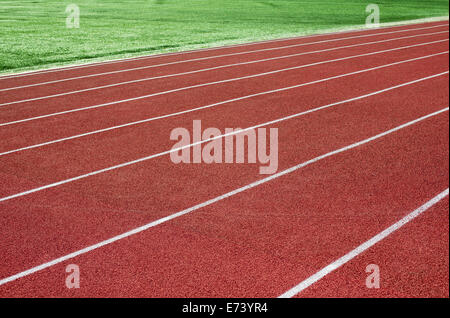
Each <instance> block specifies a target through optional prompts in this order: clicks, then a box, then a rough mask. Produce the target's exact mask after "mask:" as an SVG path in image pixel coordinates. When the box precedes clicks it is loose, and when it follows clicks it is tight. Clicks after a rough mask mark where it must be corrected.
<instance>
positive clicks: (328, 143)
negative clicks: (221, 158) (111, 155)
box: [1, 73, 448, 284]
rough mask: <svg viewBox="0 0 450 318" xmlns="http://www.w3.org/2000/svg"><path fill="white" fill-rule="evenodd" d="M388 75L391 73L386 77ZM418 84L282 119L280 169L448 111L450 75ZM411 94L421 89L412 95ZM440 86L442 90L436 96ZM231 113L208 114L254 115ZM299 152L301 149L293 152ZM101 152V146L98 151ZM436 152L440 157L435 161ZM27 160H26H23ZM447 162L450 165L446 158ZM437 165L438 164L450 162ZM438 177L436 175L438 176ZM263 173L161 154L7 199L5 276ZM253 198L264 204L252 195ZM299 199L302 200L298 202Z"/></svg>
mask: <svg viewBox="0 0 450 318" xmlns="http://www.w3.org/2000/svg"><path fill="white" fill-rule="evenodd" d="M380 75H381V74H380ZM387 75H388V73H386V74H385V76H387ZM383 79H384V78H383ZM366 80H367V78H366ZM358 83H360V84H361V85H362V84H363V83H364V82H363V81H362V79H358ZM342 84H343V85H344V86H343V87H348V85H347V83H342ZM363 86H364V85H363ZM411 88H412V87H404V88H401V89H399V90H398V91H392V92H390V93H386V95H379V96H377V97H374V98H370V99H367V100H361V101H358V102H354V103H351V104H348V105H343V106H342V107H338V108H335V109H332V108H330V109H328V110H326V111H325V110H324V111H321V112H317V113H314V114H311V115H310V116H305V117H302V118H299V119H298V120H291V121H286V122H284V123H282V124H280V125H279V126H277V128H279V131H280V167H279V169H280V170H282V169H286V168H287V167H290V166H292V165H294V164H296V163H298V162H302V161H306V160H309V159H311V158H313V157H315V156H318V155H321V154H323V153H326V152H328V151H331V150H334V149H336V148H338V147H342V146H345V145H347V144H349V143H352V142H355V141H358V140H360V139H362V138H367V137H370V136H372V135H374V134H377V133H379V132H380V131H382V130H386V129H390V128H392V127H394V126H396V125H400V124H403V123H404V122H406V121H410V120H413V119H415V118H417V117H420V116H423V115H426V114H428V113H430V112H433V111H436V110H438V109H441V108H442V107H444V106H443V105H445V103H447V100H448V76H444V77H441V78H436V79H433V80H429V81H425V82H422V83H418V84H417V85H416V86H414V87H413V90H411ZM411 91H414V92H416V93H417V94H411ZM437 91H438V92H441V93H442V95H436V92H437ZM407 97H409V99H408V98H407ZM258 106H260V105H258V104H255V105H253V107H256V109H258V108H259V107H258ZM258 113H260V112H258ZM224 115H225V117H220V116H219V117H217V114H216V116H214V115H213V114H210V116H209V117H207V118H205V119H204V120H205V127H211V126H216V127H227V126H228V127H234V126H233V125H232V124H233V123H235V121H237V120H239V119H241V120H242V121H241V122H238V124H244V123H245V122H244V121H247V125H248V118H246V117H243V116H242V113H239V112H235V113H234V117H233V118H228V116H231V115H232V113H230V114H224ZM248 115H249V116H256V114H248ZM273 115H274V114H272V116H273ZM278 115H279V114H278ZM238 117H243V118H238ZM192 119H195V117H193V118H190V119H183V120H184V124H188V123H189V121H190V122H191V123H192ZM272 119H273V118H272ZM227 120H228V121H227ZM172 124H173V123H172ZM229 124H231V125H229ZM175 127H176V126H175ZM179 127H183V126H179ZM243 127H245V126H243ZM431 144H432V143H430V145H431ZM80 147H81V145H80ZM88 148H90V146H88ZM80 149H81V148H80ZM294 149H298V150H299V151H293V150H294ZM66 150H67V149H66ZM96 150H98V149H96ZM100 154H101V151H99V152H98V153H97V156H99V155H100ZM447 154H448V152H447ZM45 157H46V156H45V154H43V155H41V156H40V157H39V158H41V160H42V158H45ZM434 157H436V156H433V157H431V158H434ZM53 159H57V158H56V157H54V158H53ZM21 160H26V159H24V157H21ZM442 160H444V161H442V162H445V158H443V159H442ZM22 162H24V161H22ZM440 162H441V161H440ZM442 162H441V163H442ZM41 164H42V162H41ZM71 164H75V162H72V163H71ZM432 166H433V167H435V168H436V169H437V167H439V166H442V164H439V163H436V164H435V165H432ZM65 168H67V169H71V168H72V167H70V166H67V167H65ZM7 171H8V170H5V172H6V173H5V172H4V173H5V178H6V180H8V181H9V182H10V186H11V187H10V188H9V190H12V189H13V188H14V187H15V188H17V190H18V189H19V188H20V187H23V188H26V187H28V188H26V189H30V187H31V186H33V183H34V182H33V177H34V176H33V177H31V176H25V175H24V176H23V178H22V179H20V180H15V179H13V178H11V179H8V177H9V175H8V172H7ZM62 171H63V170H62V169H60V170H59V171H58V172H56V170H53V172H52V175H58V174H59V176H60V177H61V172H62ZM417 171H423V169H422V170H417ZM16 173H17V172H16ZM43 174H45V173H44V172H43V171H42V170H40V171H36V172H35V175H36V176H35V177H36V178H37V177H42V175H43ZM444 175H445V174H444ZM430 176H435V173H434V172H433V173H432V174H431V175H430ZM11 177H12V175H11ZM47 177H48V176H47ZM260 177H261V176H259V175H258V167H257V166H255V165H209V166H208V165H206V166H205V165H178V166H176V165H173V164H172V163H171V162H170V160H169V158H168V157H164V158H163V157H161V158H157V159H155V160H151V161H148V162H145V163H142V164H139V165H135V166H133V167H129V168H123V169H119V170H116V171H114V172H111V173H105V174H102V175H98V176H93V177H91V178H89V179H85V180H82V181H79V182H75V183H71V184H67V185H64V186H61V187H57V188H53V189H50V190H46V191H42V192H38V193H34V194H31V195H29V196H24V197H20V198H16V199H12V200H10V201H5V202H2V203H1V216H2V222H3V224H2V227H1V228H2V237H3V238H4V241H3V242H4V244H5V246H6V247H7V248H5V249H4V250H2V255H1V257H2V259H4V260H5V262H4V263H3V264H2V268H1V271H2V277H6V276H8V275H12V274H14V273H16V272H19V271H21V270H24V269H27V268H29V267H31V266H35V265H38V264H40V263H42V262H45V261H48V260H50V259H52V258H54V257H58V256H61V255H64V254H66V253H68V252H72V251H74V250H77V249H79V248H80V247H84V246H87V245H90V244H93V243H96V242H98V241H100V240H102V239H106V238H109V237H110V236H113V235H116V234H119V233H121V232H123V231H125V230H128V229H130V228H133V227H136V226H139V225H142V224H144V223H146V222H149V221H152V220H155V219H157V218H159V217H163V216H167V215H168V214H170V213H174V212H176V211H180V210H183V209H185V208H188V207H189V206H191V205H194V204H197V203H201V202H203V201H205V200H208V199H210V198H212V197H215V196H217V195H220V194H223V193H226V192H228V191H231V190H233V189H235V188H238V187H240V186H242V185H245V184H248V183H250V182H253V181H255V180H257V179H259V178H260ZM16 178H18V177H17V176H16ZM417 178H421V176H417ZM375 179H376V178H375ZM223 180H226V182H224V181H223ZM439 180H440V179H439ZM17 181H19V182H17ZM439 185H441V184H439ZM356 187H357V185H356ZM433 189H434V188H433ZM282 191H284V190H282ZM318 193H322V192H321V191H319V192H318ZM247 199H248V198H247ZM249 200H250V201H252V202H253V201H255V202H257V200H254V199H251V198H250V199H249ZM295 202H296V201H295V200H294V201H293V204H295ZM327 202H328V204H329V206H328V207H329V208H331V207H332V206H333V204H334V203H335V202H333V200H331V201H327ZM318 207H320V206H318ZM144 220H145V221H144ZM244 232H245V231H244ZM249 237H250V236H249ZM296 279H299V278H298V277H297V278H296ZM293 281H294V280H292V281H291V284H292V282H293ZM295 281H297V280H295Z"/></svg>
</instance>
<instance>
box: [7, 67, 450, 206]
mask: <svg viewBox="0 0 450 318" xmlns="http://www.w3.org/2000/svg"><path fill="white" fill-rule="evenodd" d="M448 73H449V71H446V72H443V73H439V74H435V75H431V76H428V77H424V78H421V79H418V80H415V81H412V82H408V83H403V84H400V85H396V86H392V87H389V88H385V89H383V90H379V91H376V92H372V93H369V94H365V95H361V96H358V97H354V98H351V99H347V100H344V101H340V102H336V103H332V104H328V105H325V106H321V107H317V108H314V109H310V110H307V111H304V112H300V113H297V114H293V115H290V116H286V117H283V118H279V119H275V120H272V121H269V122H265V123H262V124H259V125H255V126H252V127H247V128H245V129H241V130H239V131H234V132H232V133H228V134H223V135H220V136H216V137H213V138H209V139H205V140H202V141H199V142H195V143H192V144H189V145H186V146H183V147H178V148H172V149H170V150H166V151H164V152H160V153H157V154H153V155H150V156H147V157H143V158H139V159H136V160H133V161H128V162H125V163H122V164H119V165H115V166H111V167H108V168H104V169H100V170H96V171H93V172H89V173H86V174H83V175H79V176H77V177H73V178H69V179H66V180H62V181H58V182H55V183H51V184H47V185H45V186H41V187H37V188H34V189H31V190H28V191H24V192H20V193H16V194H13V195H10V196H7V197H3V198H0V202H4V201H8V200H11V199H15V198H18V197H22V196H26V195H29V194H32V193H35V192H39V191H43V190H46V189H50V188H54V187H58V186H60V185H63V184H67V183H71V182H74V181H78V180H81V179H85V178H88V177H91V176H95V175H97V174H101V173H104V172H109V171H112V170H116V169H120V168H123V167H127V166H131V165H134V164H137V163H140V162H144V161H148V160H150V159H154V158H158V157H162V156H165V155H168V154H170V153H173V152H178V151H181V150H183V149H187V148H191V147H194V146H196V145H201V144H204V143H206V142H210V141H213V140H216V139H222V138H224V137H227V136H233V135H237V134H240V133H242V132H245V131H248V130H254V129H257V128H260V127H264V126H269V125H273V124H276V123H279V122H283V121H286V120H289V119H293V118H297V117H300V116H304V115H306V114H310V113H314V112H317V111H319V110H322V109H326V108H330V107H333V106H336V105H341V104H345V103H349V102H353V101H357V100H361V99H364V98H367V97H371V96H375V95H378V94H381V93H384V92H388V91H391V90H393V89H396V88H399V87H404V86H407V85H411V84H414V83H418V82H421V81H425V80H427V79H431V78H435V77H439V76H442V75H445V74H448Z"/></svg>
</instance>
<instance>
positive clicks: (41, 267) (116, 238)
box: [0, 107, 449, 296]
mask: <svg viewBox="0 0 450 318" xmlns="http://www.w3.org/2000/svg"><path fill="white" fill-rule="evenodd" d="M448 111H449V108H448V107H447V108H444V109H441V110H439V111H437V112H434V113H431V114H428V115H426V116H423V117H420V118H417V119H415V120H413V121H410V122H408V123H405V124H403V125H400V126H397V127H395V128H393V129H390V130H387V131H385V132H383V133H380V134H378V135H375V136H373V137H370V138H367V139H364V140H361V141H359V142H356V143H353V144H351V145H348V146H346V147H343V148H340V149H337V150H334V151H331V152H328V153H326V154H324V155H321V156H319V157H316V158H314V159H311V160H309V161H306V162H303V163H301V164H299V165H297V166H294V167H291V168H289V169H287V170H284V171H281V172H278V173H276V174H273V175H271V176H269V177H267V178H264V179H261V180H259V181H256V182H253V183H251V184H248V185H246V186H244V187H241V188H238V189H236V190H234V191H231V192H228V193H226V194H224V195H221V196H218V197H216V198H214V199H211V200H209V201H206V202H203V203H201V204H198V205H196V206H193V207H191V208H189V209H186V210H183V211H180V212H178V213H174V214H172V215H169V216H167V217H164V218H161V219H159V220H156V221H153V222H151V223H148V224H146V225H143V226H141V227H138V228H136V229H134V230H131V231H128V232H125V233H123V234H120V235H117V236H114V237H112V238H110V239H108V240H105V241H102V242H100V243H97V244H94V245H91V246H89V247H86V248H83V249H81V250H78V251H76V252H73V253H70V254H68V255H65V256H62V257H60V258H57V259H54V260H52V261H50V262H47V263H44V264H41V265H39V266H36V267H33V268H30V269H28V270H26V271H23V272H20V273H18V274H15V275H12V276H10V277H6V278H4V279H2V280H0V286H1V285H4V284H6V283H9V282H12V281H14V280H17V279H19V278H22V277H25V276H28V275H31V274H33V273H36V272H38V271H41V270H44V269H46V268H49V267H51V266H54V265H56V264H59V263H61V262H64V261H66V260H69V259H72V258H74V257H77V256H79V255H82V254H86V253H88V252H90V251H93V250H96V249H98V248H100V247H103V246H105V245H109V244H111V243H114V242H116V241H119V240H121V239H124V238H126V237H129V236H132V235H135V234H137V233H140V232H143V231H145V230H148V229H150V228H152V227H155V226H157V225H160V224H163V223H166V222H168V221H170V220H173V219H175V218H178V217H180V216H183V215H185V214H188V213H191V212H193V211H196V210H198V209H200V208H203V207H206V206H208V205H211V204H213V203H216V202H219V201H222V200H224V199H226V198H229V197H231V196H234V195H236V194H238V193H241V192H244V191H246V190H249V189H252V188H254V187H257V186H259V185H261V184H264V183H266V182H269V181H271V180H274V179H276V178H279V177H281V176H284V175H287V174H290V173H292V172H294V171H296V170H299V169H301V168H304V167H306V166H308V165H311V164H313V163H315V162H318V161H320V160H323V159H325V158H328V157H332V156H334V155H337V154H340V153H343V152H346V151H348V150H351V149H354V148H357V147H360V146H362V145H365V144H367V143H370V142H371V141H374V140H377V139H379V138H382V137H384V136H386V135H389V134H391V133H394V132H396V131H399V130H401V129H404V128H406V127H409V126H411V125H414V124H416V123H418V122H421V121H423V120H426V119H428V118H431V117H433V116H437V115H439V114H442V113H444V112H448ZM444 194H445V196H446V195H448V190H447V191H446V192H445V191H444ZM440 196H442V194H441V195H440ZM440 196H438V197H440ZM441 199H442V198H441ZM434 200H435V199H434ZM431 202H434V201H433V200H432V201H431ZM429 204H430V203H428V204H426V205H425V207H426V209H428V205H429ZM433 204H434V203H433ZM426 209H425V210H426ZM422 210H423V207H422V208H419V210H417V211H418V212H420V213H422V212H423V211H422ZM417 211H415V212H413V213H412V214H411V215H412V216H414V215H415V214H417V213H418V212H417ZM409 218H411V216H407V217H406V220H408V219H409ZM404 222H405V219H403V220H402V221H400V224H402V223H404ZM394 227H399V225H394ZM386 231H387V232H382V234H380V235H379V236H376V237H375V238H374V239H372V240H378V241H379V240H381V239H382V238H384V237H385V236H387V235H389V234H390V233H392V232H393V231H392V227H390V228H388V229H387V230H386ZM372 240H370V241H369V242H372ZM370 244H371V243H367V244H363V246H364V247H365V249H367V248H368V247H370V246H371V245H370ZM373 244H374V243H372V245H373ZM366 246H367V247H366ZM358 251H359V249H358ZM361 252H362V251H361ZM361 252H360V253H361ZM352 255H353V254H352ZM347 257H349V256H347ZM353 257H354V256H353ZM328 270H329V269H328ZM320 273H321V275H323V272H320ZM316 275H318V274H316ZM318 276H320V275H318ZM302 286H303V285H302ZM294 289H295V291H297V289H298V287H294ZM288 293H289V294H285V295H284V296H286V295H290V294H292V293H293V291H290V292H288Z"/></svg>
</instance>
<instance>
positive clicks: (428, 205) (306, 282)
mask: <svg viewBox="0 0 450 318" xmlns="http://www.w3.org/2000/svg"><path fill="white" fill-rule="evenodd" d="M448 194H449V189H448V188H447V190H445V191H443V192H442V193H440V194H438V195H437V196H435V197H434V198H433V199H431V200H430V201H428V202H427V203H425V204H424V205H422V206H421V207H420V208H418V209H417V210H414V211H413V212H411V213H410V214H408V215H407V216H405V217H404V218H403V219H401V220H400V221H398V222H397V223H395V224H393V225H391V226H390V227H388V228H387V229H385V230H384V231H382V232H380V233H378V234H377V235H375V236H374V237H372V238H371V239H370V240H368V241H366V242H364V243H363V244H361V245H360V246H358V247H357V248H355V249H354V250H352V251H351V252H349V253H348V254H346V255H344V256H342V257H341V258H340V259H338V260H336V261H335V262H333V263H331V264H330V265H328V266H326V267H324V268H323V269H321V270H320V271H318V272H317V273H315V274H314V275H312V276H311V277H309V278H307V279H305V280H304V281H302V282H301V283H300V284H298V285H297V286H295V287H293V288H292V289H290V290H288V291H287V292H285V293H284V294H282V295H281V296H279V297H278V298H292V297H294V296H295V295H297V294H299V293H300V292H302V291H303V290H305V289H306V288H308V287H309V286H311V285H313V284H315V283H317V282H318V281H319V280H321V279H322V278H324V277H325V276H327V275H328V274H330V273H331V272H333V271H335V270H336V269H338V268H339V267H341V266H342V265H344V264H346V263H347V262H349V261H351V260H352V259H354V258H355V257H357V256H358V255H360V254H362V253H363V252H365V251H366V250H367V249H369V248H371V247H372V246H374V245H375V244H377V243H378V242H380V241H381V240H383V239H385V238H386V237H388V236H389V235H391V234H392V233H394V232H395V231H397V230H398V229H400V228H401V227H403V226H404V225H406V224H408V223H409V222H411V221H412V220H413V219H415V218H416V217H418V216H419V215H421V214H422V213H424V212H425V211H427V210H428V209H430V208H431V207H432V206H434V205H435V204H437V203H438V202H440V201H441V200H442V199H444V198H446V197H447V196H448Z"/></svg>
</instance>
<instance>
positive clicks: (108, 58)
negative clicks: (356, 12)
mask: <svg viewBox="0 0 450 318" xmlns="http://www.w3.org/2000/svg"><path fill="white" fill-rule="evenodd" d="M448 20H449V16H448V15H447V16H440V17H429V18H422V19H414V20H404V21H397V22H385V23H380V26H379V27H378V28H376V29H383V28H388V27H394V26H402V25H412V24H420V23H428V22H439V21H448ZM365 30H375V29H374V28H367V26H366V25H364V24H363V25H348V26H344V27H339V28H331V29H330V28H328V29H323V30H320V31H319V32H311V33H308V32H305V33H286V34H283V35H279V36H277V37H262V38H253V39H252V38H242V39H238V40H225V41H217V42H210V43H203V44H197V45H187V46H184V47H181V48H177V49H176V50H170V49H168V50H160V51H157V52H153V53H152V54H133V53H131V54H130V53H127V54H119V55H107V56H103V57H99V58H94V59H80V60H77V61H76V62H75V63H71V62H68V63H64V62H61V63H53V64H47V65H36V66H31V67H26V68H19V69H11V70H5V71H0V79H1V78H2V77H8V76H15V75H22V74H27V73H33V72H40V71H48V70H56V69H64V68H69V67H76V66H84V65H90V64H96V63H107V62H115V61H126V60H132V59H135V58H143V57H147V56H148V57H151V56H158V55H161V56H163V55H165V54H171V53H178V52H192V51H202V50H204V49H210V48H214V47H217V48H219V49H220V48H226V47H228V46H233V45H241V44H246V43H249V44H250V43H258V42H264V41H272V40H279V39H290V38H296V37H307V36H316V35H327V34H336V33H346V32H352V31H365ZM141 53H142V52H141Z"/></svg>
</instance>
